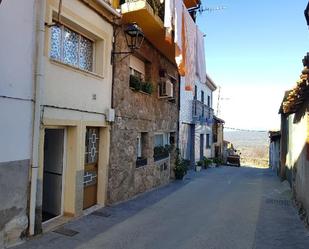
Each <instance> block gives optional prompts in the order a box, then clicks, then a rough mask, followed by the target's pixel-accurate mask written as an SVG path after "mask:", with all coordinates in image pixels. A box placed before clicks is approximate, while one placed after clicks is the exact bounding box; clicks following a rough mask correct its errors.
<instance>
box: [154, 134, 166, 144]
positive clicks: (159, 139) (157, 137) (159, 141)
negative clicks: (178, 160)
mask: <svg viewBox="0 0 309 249" xmlns="http://www.w3.org/2000/svg"><path fill="white" fill-rule="evenodd" d="M154 140H155V141H154V146H155V147H159V146H164V134H157V135H155V139H154Z"/></svg>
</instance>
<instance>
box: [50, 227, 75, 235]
mask: <svg viewBox="0 0 309 249" xmlns="http://www.w3.org/2000/svg"><path fill="white" fill-rule="evenodd" d="M53 232H54V233H58V234H61V235H65V236H68V237H73V236H75V235H76V234H78V233H79V232H77V231H74V230H72V229H68V228H65V227H60V228H57V229H56V230H54V231H53Z"/></svg>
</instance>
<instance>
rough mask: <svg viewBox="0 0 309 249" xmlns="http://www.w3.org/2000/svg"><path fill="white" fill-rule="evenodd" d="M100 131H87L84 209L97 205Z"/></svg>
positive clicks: (94, 129) (92, 129)
mask: <svg viewBox="0 0 309 249" xmlns="http://www.w3.org/2000/svg"><path fill="white" fill-rule="evenodd" d="M99 131H100V129H99V128H93V127H91V128H90V127H88V128H87V130H86V140H85V169H84V199H83V209H86V208H89V207H92V206H94V205H96V204H97V192H98V179H97V178H98V161H99Z"/></svg>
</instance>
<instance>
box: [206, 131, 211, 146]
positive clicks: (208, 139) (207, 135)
mask: <svg viewBox="0 0 309 249" xmlns="http://www.w3.org/2000/svg"><path fill="white" fill-rule="evenodd" d="M209 148H210V136H209V134H206V149H209Z"/></svg>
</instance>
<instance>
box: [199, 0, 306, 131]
mask: <svg viewBox="0 0 309 249" xmlns="http://www.w3.org/2000/svg"><path fill="white" fill-rule="evenodd" d="M307 3H308V0H258V1H248V0H202V5H203V7H209V8H216V7H218V6H224V7H225V9H222V10H219V11H212V12H208V11H206V12H203V13H202V14H198V16H197V23H198V25H199V28H200V29H201V30H202V31H203V32H204V33H205V34H206V37H205V51H206V70H207V73H208V74H209V75H210V77H211V78H212V79H213V81H214V82H215V84H216V85H217V86H220V87H221V94H220V95H221V98H220V108H219V113H218V114H219V116H220V117H221V118H223V119H224V120H225V121H226V127H233V128H240V129H252V130H270V129H278V128H279V127H280V117H279V115H278V110H279V107H280V103H281V101H282V98H283V95H284V91H286V90H288V89H290V88H292V87H293V86H295V84H296V81H297V80H298V78H299V75H300V74H301V70H302V67H303V65H302V58H303V57H304V56H305V54H306V53H307V51H308V52H309V30H308V27H307V25H306V21H305V18H304V9H305V8H306V5H307ZM218 92H219V91H218V90H217V91H216V92H215V94H214V109H215V112H216V113H217V102H218V101H217V100H218Z"/></svg>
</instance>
